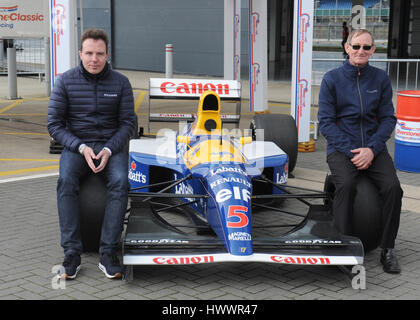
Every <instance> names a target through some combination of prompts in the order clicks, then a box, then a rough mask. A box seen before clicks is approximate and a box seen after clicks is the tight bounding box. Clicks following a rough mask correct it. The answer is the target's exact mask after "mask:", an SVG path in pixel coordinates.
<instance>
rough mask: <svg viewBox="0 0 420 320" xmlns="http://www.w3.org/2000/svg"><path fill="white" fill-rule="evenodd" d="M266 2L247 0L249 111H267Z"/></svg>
mask: <svg viewBox="0 0 420 320" xmlns="http://www.w3.org/2000/svg"><path fill="white" fill-rule="evenodd" d="M267 78H268V73H267V1H265V0H264V1H261V0H249V109H250V111H251V112H263V111H266V110H268V97H267Z"/></svg>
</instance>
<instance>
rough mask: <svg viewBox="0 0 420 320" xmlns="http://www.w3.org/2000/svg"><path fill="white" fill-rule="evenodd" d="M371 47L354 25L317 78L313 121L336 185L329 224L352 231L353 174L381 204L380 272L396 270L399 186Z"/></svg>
mask: <svg viewBox="0 0 420 320" xmlns="http://www.w3.org/2000/svg"><path fill="white" fill-rule="evenodd" d="M375 48H376V47H375V44H374V38H373V36H372V34H371V33H370V32H369V31H368V30H365V29H357V30H354V31H353V32H352V33H351V34H350V35H349V37H348V40H347V43H346V44H345V49H346V52H347V54H348V59H347V60H346V61H345V63H344V64H343V65H342V66H341V67H339V68H336V69H334V70H331V71H329V72H327V73H326V74H325V76H324V78H323V80H322V84H321V88H320V93H319V111H318V120H319V126H320V130H321V133H322V134H323V136H324V137H325V138H326V139H327V163H328V166H329V168H330V170H331V174H332V175H333V177H334V182H335V187H336V191H335V195H334V201H333V213H334V224H335V226H336V227H337V228H338V230H340V231H341V232H342V233H343V234H349V235H351V234H352V225H351V216H352V211H353V202H354V196H355V186H356V181H357V177H358V175H360V174H366V175H367V176H368V177H369V178H370V179H371V181H372V182H373V183H374V184H375V185H376V187H377V189H378V191H379V194H380V196H381V199H382V204H383V212H382V223H383V224H382V231H383V233H382V238H381V243H380V247H381V248H382V251H381V259H380V261H381V263H382V265H383V269H384V271H385V272H388V273H400V272H401V268H400V265H399V263H398V259H397V257H396V255H395V250H394V247H395V239H396V237H397V233H398V228H399V221H400V213H401V199H402V195H403V191H402V189H401V186H400V182H399V180H398V177H397V174H396V171H395V167H394V164H393V161H392V158H391V156H390V155H389V153H388V150H387V147H386V141H387V140H388V139H389V138H390V137H391V134H392V131H393V130H394V128H395V124H396V118H395V116H394V106H393V103H392V87H391V81H390V79H389V77H388V75H387V73H386V72H385V71H383V70H381V69H378V68H375V67H373V66H371V65H369V58H370V57H371V56H372V54H373V53H374V52H375Z"/></svg>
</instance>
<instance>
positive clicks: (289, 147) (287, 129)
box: [250, 114, 298, 173]
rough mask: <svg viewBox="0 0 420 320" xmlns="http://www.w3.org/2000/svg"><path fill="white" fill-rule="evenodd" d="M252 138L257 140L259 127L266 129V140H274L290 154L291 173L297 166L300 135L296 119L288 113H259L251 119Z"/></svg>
mask: <svg viewBox="0 0 420 320" xmlns="http://www.w3.org/2000/svg"><path fill="white" fill-rule="evenodd" d="M250 129H251V131H252V138H253V140H256V139H257V138H258V137H257V133H258V132H257V131H256V130H257V129H264V141H272V142H274V143H275V144H276V145H277V146H278V147H279V148H281V149H282V150H283V151H284V152H285V153H286V154H287V155H288V156H289V173H290V172H292V171H293V169H294V168H295V166H296V162H297V156H298V135H297V128H296V123H295V120H294V119H293V117H292V116H290V115H286V114H257V115H255V116H254V118H253V119H252V120H251V125H250Z"/></svg>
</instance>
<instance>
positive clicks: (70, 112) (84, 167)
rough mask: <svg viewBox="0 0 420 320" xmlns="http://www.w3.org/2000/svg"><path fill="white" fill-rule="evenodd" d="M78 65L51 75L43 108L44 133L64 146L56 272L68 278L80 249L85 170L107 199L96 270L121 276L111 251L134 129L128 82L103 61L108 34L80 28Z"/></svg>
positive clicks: (124, 200)
mask: <svg viewBox="0 0 420 320" xmlns="http://www.w3.org/2000/svg"><path fill="white" fill-rule="evenodd" d="M79 56H80V59H81V63H80V65H79V66H78V67H76V68H73V69H71V70H68V71H66V72H65V73H63V74H62V75H61V76H59V77H58V78H57V81H56V84H55V86H54V89H53V91H52V93H51V98H50V102H49V106H48V131H49V133H50V135H51V136H52V137H53V138H54V139H55V140H56V141H57V142H59V143H60V144H61V145H63V146H64V149H63V152H62V154H61V158H60V170H59V171H60V172H59V173H60V175H59V178H58V182H57V205H58V215H59V222H60V231H61V245H62V247H63V249H64V255H65V257H64V262H63V265H62V267H63V268H62V270H61V271H60V274H59V276H60V277H62V278H69V279H74V278H75V277H76V274H77V272H78V271H79V269H80V264H81V258H80V255H81V253H82V252H83V248H82V241H81V236H80V227H79V225H80V219H79V211H78V193H79V181H80V178H81V177H82V176H83V175H86V174H87V173H88V172H89V170H90V171H92V172H93V173H95V174H96V173H99V172H101V171H103V172H104V173H105V176H106V178H107V179H106V180H107V191H108V192H107V202H106V208H105V215H104V221H103V224H102V232H101V239H100V248H99V253H100V259H99V268H100V269H101V270H102V271H103V272H104V273H105V275H106V276H107V277H108V278H117V277H120V276H121V266H120V263H119V260H118V258H117V256H116V249H117V246H118V243H119V240H120V237H121V233H122V230H123V222H124V216H125V212H126V209H127V202H128V189H129V184H128V154H127V148H126V147H127V143H128V141H129V138H130V136H131V135H132V133H133V132H134V129H135V123H136V119H135V114H134V98H133V91H132V88H131V85H130V82H129V80H128V79H127V78H126V77H125V76H123V75H122V74H120V73H118V72H116V71H114V70H112V69H111V67H110V66H109V65H108V63H107V58H108V56H109V54H108V36H107V34H106V33H105V32H104V31H103V30H99V29H89V30H86V31H85V32H84V33H83V35H82V38H81V49H80V51H79Z"/></svg>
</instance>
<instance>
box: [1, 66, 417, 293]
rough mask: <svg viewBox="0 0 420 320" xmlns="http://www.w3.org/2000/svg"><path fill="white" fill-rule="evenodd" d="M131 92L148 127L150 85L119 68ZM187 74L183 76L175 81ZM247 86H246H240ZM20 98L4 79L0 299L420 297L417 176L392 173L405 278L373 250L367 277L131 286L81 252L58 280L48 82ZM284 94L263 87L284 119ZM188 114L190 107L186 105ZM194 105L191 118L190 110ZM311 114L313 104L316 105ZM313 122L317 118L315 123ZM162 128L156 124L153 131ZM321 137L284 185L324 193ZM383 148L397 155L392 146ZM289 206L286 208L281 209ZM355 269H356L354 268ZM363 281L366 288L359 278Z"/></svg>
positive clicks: (318, 270)
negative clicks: (78, 263) (400, 193)
mask: <svg viewBox="0 0 420 320" xmlns="http://www.w3.org/2000/svg"><path fill="white" fill-rule="evenodd" d="M121 72H122V73H124V74H126V75H127V76H128V77H129V79H130V81H131V83H132V86H133V89H134V90H133V91H134V98H135V107H136V112H137V114H138V116H139V125H140V126H144V127H145V128H146V127H147V122H146V120H145V118H146V117H145V115H146V113H147V108H148V78H149V77H162V76H163V75H161V74H150V73H145V72H136V71H124V70H122V71H121ZM178 77H181V78H182V77H183V76H178ZM243 88H247V86H246V82H245V83H243ZM18 90H19V92H18V95H20V97H21V98H20V99H17V100H8V99H7V98H6V97H7V78H6V77H0V145H1V148H0V208H1V209H0V240H1V243H2V244H1V245H0V299H6V300H49V299H53V300H57V299H58V300H103V299H106V300H171V301H175V300H202V301H205V300H382V299H384V300H402V299H408V300H414V299H415V300H416V299H419V298H420V280H419V279H420V271H419V270H420V255H419V254H420V239H419V238H418V230H420V179H419V177H420V176H419V174H418V173H407V172H402V171H397V173H398V176H399V178H400V181H401V183H402V187H403V190H404V199H403V210H402V214H401V225H400V231H399V236H398V238H397V242H396V251H397V255H398V256H399V258H400V263H401V266H402V273H401V274H399V275H390V274H387V273H384V272H383V271H382V266H381V264H380V262H379V251H380V250H379V249H375V250H373V251H371V252H369V253H367V254H366V256H365V262H364V265H363V267H364V269H363V272H365V273H364V277H363V278H358V277H357V276H358V275H361V273H360V272H357V271H358V270H353V271H355V272H353V273H352V274H351V275H348V274H346V273H344V272H343V271H342V270H341V269H339V268H337V267H329V266H292V265H280V266H279V265H275V264H263V263H241V264H237V263H220V264H208V265H184V266H159V267H156V266H138V267H135V268H134V279H133V281H131V282H125V281H121V280H109V279H107V278H105V276H104V275H103V273H102V272H101V271H100V270H99V269H98V254H96V253H85V254H83V255H82V269H81V271H80V272H79V274H78V277H77V279H76V280H73V281H65V282H63V283H61V284H60V283H57V281H56V278H55V273H56V271H57V268H58V266H59V265H60V264H61V262H62V259H63V252H62V248H61V247H60V234H59V228H58V216H57V205H56V191H55V190H56V189H55V188H56V181H57V171H58V160H59V155H56V154H50V153H49V141H50V137H49V135H48V132H47V129H46V121H47V117H46V116H47V106H48V98H47V97H45V93H44V92H45V83H43V82H40V81H39V80H38V78H29V77H24V78H22V77H19V78H18ZM289 96H290V87H289V85H288V84H285V83H281V82H270V84H269V101H270V103H269V108H270V112H271V113H289V111H290V99H289ZM184 107H186V105H185V102H181V103H179V102H173V103H172V102H171V103H169V104H168V102H167V101H162V102H156V103H155V104H154V108H156V110H162V111H168V108H174V109H176V110H177V112H178V111H180V110H181V109H182V108H184ZM188 108H190V107H188ZM195 108H196V107H195V105H194V104H192V109H189V110H190V112H193V111H192V110H195ZM312 109H313V110H312V117H315V115H316V107H313V108H312ZM241 110H242V114H241V124H240V127H241V128H248V126H249V121H250V119H251V118H252V114H251V113H249V112H248V111H247V110H249V103H248V102H247V94H246V92H245V91H244V92H243V102H242V109H241ZM313 119H314V118H313ZM161 126H162V125H161V124H157V123H153V124H152V126H151V131H152V132H153V131H156V130H158V129H159V128H160V127H161ZM325 148H326V147H325V139H324V138H323V137H322V136H319V139H318V140H317V141H316V150H315V151H314V152H308V153H302V152H300V153H299V155H298V162H297V165H296V168H295V170H294V172H293V173H294V176H295V178H294V179H289V184H290V185H295V186H304V187H306V188H311V189H314V190H322V188H323V182H324V179H325V176H326V174H327V171H328V168H327V165H326V163H325ZM388 148H389V150H390V153H391V154H392V155H393V150H394V146H393V139H390V141H389V145H388ZM288 205H289V204H288V203H286V206H288ZM359 271H360V270H359ZM358 279H359V280H360V279H362V283H361V282H360V281H359V282H357V280H358Z"/></svg>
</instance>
